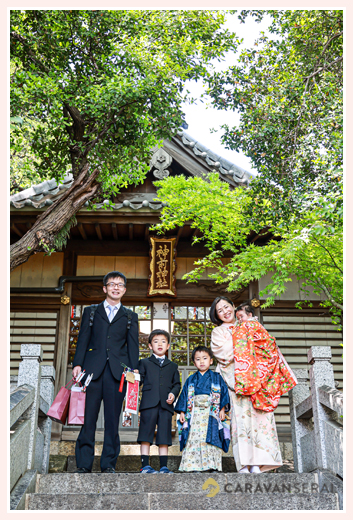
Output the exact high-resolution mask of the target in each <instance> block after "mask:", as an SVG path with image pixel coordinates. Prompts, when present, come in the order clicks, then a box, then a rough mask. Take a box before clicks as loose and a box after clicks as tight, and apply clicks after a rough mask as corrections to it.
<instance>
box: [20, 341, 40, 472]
mask: <svg viewBox="0 0 353 520" xmlns="http://www.w3.org/2000/svg"><path fill="white" fill-rule="evenodd" d="M20 356H21V358H22V361H21V362H20V364H19V367H18V380H17V386H22V385H31V386H32V387H33V388H34V392H35V394H34V401H33V404H32V405H31V406H30V407H29V408H28V410H27V413H26V419H29V420H30V423H31V433H30V437H29V444H28V459H27V469H32V468H33V466H34V457H35V447H36V436H37V427H38V409H39V399H40V376H41V366H40V363H41V361H42V359H43V350H42V345H36V344H22V345H21V351H20Z"/></svg>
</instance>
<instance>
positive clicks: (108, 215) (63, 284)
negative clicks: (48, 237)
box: [10, 129, 343, 442]
mask: <svg viewBox="0 0 353 520" xmlns="http://www.w3.org/2000/svg"><path fill="white" fill-rule="evenodd" d="M150 166H151V168H150V171H149V173H148V175H147V177H146V179H145V181H144V183H143V184H140V185H138V186H136V187H132V186H130V187H128V188H126V189H122V190H121V192H120V193H119V194H118V195H116V196H115V197H113V199H112V202H113V203H114V206H113V209H104V208H103V204H100V205H99V204H98V208H97V210H96V211H92V210H89V209H88V208H87V206H86V207H84V208H83V209H81V210H80V211H79V212H78V213H77V215H76V217H77V224H76V225H75V226H74V227H72V228H71V231H70V236H69V239H68V241H67V245H66V246H65V248H64V249H63V251H62V252H57V253H53V254H52V255H50V256H48V255H44V254H43V253H37V254H35V255H32V256H31V257H30V258H29V260H28V261H27V262H25V263H23V264H22V265H20V266H19V267H17V268H16V269H15V270H14V271H13V272H12V274H11V308H10V312H11V315H10V317H11V326H10V334H11V359H10V374H11V378H12V379H14V380H15V379H16V375H17V372H18V365H19V362H20V348H21V344H22V343H40V344H41V345H42V347H43V355H44V359H43V363H44V364H53V365H54V367H55V371H56V377H55V395H56V393H57V391H58V389H60V387H61V386H62V385H64V384H66V382H67V381H69V380H70V379H71V371H72V360H73V356H74V353H75V346H76V342H77V336H78V333H79V330H80V320H81V317H82V312H83V309H84V308H85V306H87V305H90V304H93V303H100V302H101V301H102V300H103V299H104V293H103V291H102V280H103V276H104V275H105V274H106V273H108V272H109V271H114V270H117V271H121V272H123V273H124V274H125V275H126V277H127V280H128V281H127V291H126V294H125V296H124V298H123V300H122V303H123V305H125V306H126V307H129V308H131V309H133V310H134V311H135V312H137V314H138V316H139V327H140V357H146V356H149V355H150V351H149V349H148V344H147V338H148V334H149V333H150V331H151V330H152V329H155V328H161V329H165V330H168V331H169V332H170V333H171V338H172V339H171V348H170V350H169V352H168V357H169V358H170V359H172V360H173V361H175V362H176V363H177V364H178V365H179V369H180V373H181V377H182V383H184V381H185V380H186V378H187V377H188V375H189V374H190V373H191V372H193V371H194V366H193V364H192V361H191V352H192V350H193V348H194V347H196V346H198V345H206V346H209V345H210V335H211V331H212V329H213V327H214V325H213V324H212V323H211V321H210V320H209V308H210V305H211V303H212V301H213V300H214V298H215V297H216V296H218V295H225V296H228V297H230V298H231V299H232V301H233V302H234V304H235V305H239V304H240V303H242V302H244V301H247V300H252V301H253V303H254V305H255V307H256V313H257V316H258V318H259V319H260V321H261V323H263V325H264V326H265V328H266V329H267V330H268V331H269V332H270V333H271V334H272V335H273V336H275V337H276V339H277V344H278V346H279V347H280V349H281V351H282V353H283V354H284V356H285V358H286V359H287V361H288V363H289V364H290V365H291V367H292V368H307V352H308V350H309V348H310V347H311V346H313V345H329V346H331V348H332V360H331V362H332V363H333V366H334V375H335V380H336V386H337V387H338V388H339V389H340V390H342V387H343V384H342V375H343V368H342V347H341V343H342V337H341V333H340V332H338V331H337V330H336V327H335V326H334V325H333V324H332V322H331V318H330V315H329V313H328V312H327V310H326V309H325V308H323V307H320V301H321V298H320V296H318V295H316V294H312V295H311V299H312V302H313V306H312V307H311V308H309V307H308V306H305V307H303V309H302V310H299V309H297V308H296V307H295V304H296V302H297V301H299V300H301V299H304V295H303V294H301V292H300V284H299V282H298V280H296V278H295V277H293V281H292V282H289V283H288V286H287V291H286V293H285V294H283V295H281V296H279V297H278V299H277V300H276V302H275V304H274V305H273V306H272V307H270V308H267V309H263V310H262V309H261V308H260V304H261V303H262V302H263V300H262V299H261V298H260V296H259V294H260V292H261V291H262V290H263V289H264V288H265V287H266V285H268V283H269V281H270V276H269V275H267V276H264V277H263V278H261V279H260V280H258V281H256V282H251V283H250V284H249V286H248V287H246V288H244V289H243V290H241V291H239V292H237V293H228V292H226V290H225V287H226V285H225V284H224V285H216V284H215V283H214V282H213V281H212V280H211V279H209V278H208V274H209V271H208V272H206V273H205V274H204V276H203V278H202V279H201V280H200V281H199V282H198V283H188V284H187V283H186V282H185V281H184V280H182V277H183V275H184V274H185V273H187V272H189V271H191V270H192V268H193V265H194V261H196V260H198V259H199V258H201V257H202V256H204V255H205V254H206V253H207V250H206V249H205V248H204V247H203V246H202V245H201V244H200V243H198V244H195V245H192V239H193V237H194V236H195V234H196V236H197V235H198V230H197V229H196V230H194V229H192V228H191V227H190V225H184V226H183V227H180V228H178V229H176V230H173V231H171V232H167V233H166V234H165V235H163V236H158V235H157V234H156V232H153V231H151V229H150V227H151V226H152V225H154V224H156V223H158V221H159V217H160V211H161V208H162V206H163V202H161V201H159V200H156V188H155V186H154V181H156V180H157V179H162V178H164V177H165V176H167V175H171V176H173V175H180V174H183V175H185V176H186V177H189V176H200V175H201V174H202V173H203V172H209V171H212V170H216V171H217V172H218V173H219V177H220V179H221V180H222V181H224V182H225V183H228V184H229V185H230V186H231V187H236V186H243V187H244V189H246V187H247V185H248V183H249V182H250V180H251V178H252V175H251V174H250V173H248V172H246V171H244V170H243V169H241V168H239V167H237V166H236V165H235V164H232V163H231V162H229V161H227V160H225V159H223V158H222V157H220V156H218V155H217V154H215V153H213V152H212V151H211V150H209V149H208V148H207V147H205V146H203V145H202V144H200V143H199V142H197V141H196V140H194V139H192V138H191V137H190V136H189V135H188V134H187V133H186V132H185V131H184V130H182V129H180V130H179V132H178V134H177V135H176V136H175V137H173V139H172V140H170V141H164V143H163V147H162V148H160V149H157V150H155V151H154V154H153V156H152V159H151V165H150ZM72 182H73V181H72V178H71V177H66V178H65V179H64V181H63V183H62V184H60V185H57V183H56V182H55V181H54V180H50V181H45V182H43V183H41V184H39V185H36V186H32V187H31V188H29V189H26V190H24V191H21V192H19V193H17V194H15V195H13V196H11V198H10V205H11V215H10V218H11V235H10V236H11V244H13V243H14V242H16V241H17V240H19V238H20V237H22V236H23V235H24V234H25V233H26V232H27V231H28V229H30V228H31V226H32V225H33V223H34V222H35V220H36V218H37V216H38V215H40V214H41V213H42V212H44V211H45V209H46V208H47V206H48V205H50V204H51V203H52V202H53V201H54V200H55V199H56V198H58V197H60V195H61V194H62V193H64V192H65V190H67V189H68V188H69V187H70V186H71V184H72ZM270 237H271V235H270V233H269V234H268V235H265V236H261V237H259V236H258V235H257V234H256V233H252V234H251V235H250V236H249V240H250V241H252V242H253V243H254V244H256V245H257V246H261V245H262V244H264V243H265V242H266V240H268V239H269V238H270ZM224 261H225V262H226V261H227V258H225V259H224ZM322 299H325V298H324V296H322ZM275 419H276V423H277V429H278V435H279V440H280V441H281V440H282V441H284V442H286V441H290V440H291V439H290V436H291V434H290V416H289V404H288V394H286V395H285V396H283V397H282V398H281V400H280V404H279V406H278V408H277V409H276V411H275ZM97 426H98V429H99V430H100V432H101V434H100V435H101V436H102V430H103V416H102V411H101V413H100V416H99V419H98V425H97ZM137 427H138V424H137V416H135V415H134V416H132V417H131V416H128V415H124V414H121V429H122V430H124V431H130V432H131V433H132V434H134V433H136V436H137ZM78 430H79V428H76V427H73V426H62V425H60V424H58V423H53V425H52V439H55V440H74V439H75V438H76V437H77V435H78ZM98 438H99V436H98Z"/></svg>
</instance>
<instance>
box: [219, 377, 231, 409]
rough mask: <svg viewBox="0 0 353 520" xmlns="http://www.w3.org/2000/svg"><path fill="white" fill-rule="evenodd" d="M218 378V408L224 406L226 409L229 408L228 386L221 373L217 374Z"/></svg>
mask: <svg viewBox="0 0 353 520" xmlns="http://www.w3.org/2000/svg"><path fill="white" fill-rule="evenodd" d="M219 378H220V383H221V401H220V403H219V407H220V409H222V408H223V407H224V406H225V407H226V411H228V410H229V409H230V400H229V392H228V387H227V385H226V383H225V381H224V379H223V377H222V376H221V375H220V376H219Z"/></svg>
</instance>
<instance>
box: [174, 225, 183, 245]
mask: <svg viewBox="0 0 353 520" xmlns="http://www.w3.org/2000/svg"><path fill="white" fill-rule="evenodd" d="M183 229H184V226H181V227H180V228H179V229H178V233H177V236H176V241H175V247H176V246H177V244H178V242H179V238H180V236H181V234H182V232H183Z"/></svg>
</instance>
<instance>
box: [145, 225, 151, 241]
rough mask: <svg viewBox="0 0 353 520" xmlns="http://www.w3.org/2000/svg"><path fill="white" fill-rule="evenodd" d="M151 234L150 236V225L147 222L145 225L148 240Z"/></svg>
mask: <svg viewBox="0 0 353 520" xmlns="http://www.w3.org/2000/svg"><path fill="white" fill-rule="evenodd" d="M149 236H150V225H149V224H146V227H145V240H147V241H148V239H149Z"/></svg>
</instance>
